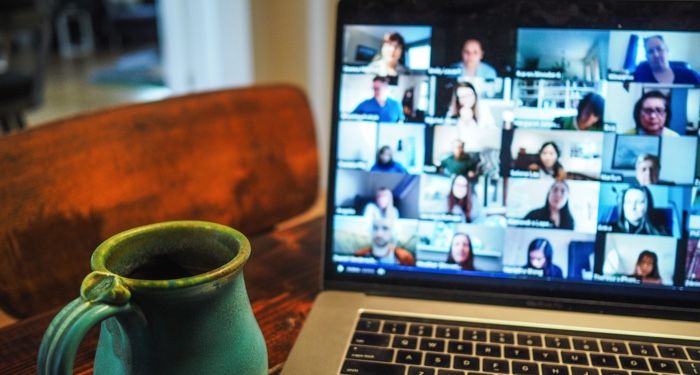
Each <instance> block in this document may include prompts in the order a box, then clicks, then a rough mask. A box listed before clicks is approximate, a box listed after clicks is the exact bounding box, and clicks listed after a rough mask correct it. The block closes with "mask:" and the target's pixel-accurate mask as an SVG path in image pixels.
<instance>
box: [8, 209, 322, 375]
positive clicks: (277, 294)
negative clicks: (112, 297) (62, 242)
mask: <svg viewBox="0 0 700 375" xmlns="http://www.w3.org/2000/svg"><path fill="white" fill-rule="evenodd" d="M322 233H323V219H322V218H318V219H314V220H311V221H308V222H305V223H302V224H299V225H296V226H294V227H291V228H287V229H284V230H277V231H274V232H271V233H269V234H266V235H263V236H260V237H257V238H252V239H251V242H252V248H253V252H252V256H251V258H250V260H249V261H248V264H247V265H246V268H245V281H246V286H247V288H248V295H249V297H250V300H251V302H252V304H253V311H254V312H255V316H256V317H257V319H258V322H259V324H260V327H261V328H262V332H263V335H264V336H265V340H266V342H267V351H268V358H269V366H270V373H272V374H275V373H278V372H279V371H280V370H281V368H282V365H283V364H284V361H285V360H286V359H287V356H288V355H289V351H290V350H291V348H292V344H293V343H294V340H296V337H297V335H298V334H299V330H300V329H301V326H302V324H303V323H304V320H305V319H306V316H307V314H308V313H309V310H310V309H311V304H312V303H313V299H314V298H315V296H316V294H317V293H318V292H319V290H320V280H321V276H320V259H321V257H320V254H321V243H322ZM77 293H78V291H77V290H76V296H77ZM57 312H58V309H56V310H52V311H48V312H45V313H42V314H39V315H36V316H33V317H30V318H28V319H24V320H21V321H19V322H17V323H15V324H13V325H10V326H8V327H5V328H3V329H0V374H2V375H5V374H12V375H16V374H36V358H37V352H38V350H39V344H40V342H41V338H42V337H43V335H44V331H45V330H46V328H47V327H48V325H49V323H50V322H51V320H52V319H53V317H54V315H56V313H57ZM97 332H98V330H97V329H93V331H92V332H91V333H90V334H88V337H86V338H85V340H84V342H83V345H82V346H81V348H80V350H79V351H78V355H77V356H76V359H75V372H76V373H78V374H92V361H93V358H94V356H95V346H96V345H97Z"/></svg>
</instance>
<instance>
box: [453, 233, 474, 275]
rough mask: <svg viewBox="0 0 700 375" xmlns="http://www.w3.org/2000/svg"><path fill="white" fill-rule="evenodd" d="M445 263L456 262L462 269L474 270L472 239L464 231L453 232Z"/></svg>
mask: <svg viewBox="0 0 700 375" xmlns="http://www.w3.org/2000/svg"><path fill="white" fill-rule="evenodd" d="M447 263H449V264H458V265H459V266H460V267H461V268H462V269H463V270H467V271H474V256H473V255H472V240H471V238H470V237H469V236H468V235H467V234H465V233H455V235H454V236H453V237H452V242H451V244H450V253H449V254H448V255H447Z"/></svg>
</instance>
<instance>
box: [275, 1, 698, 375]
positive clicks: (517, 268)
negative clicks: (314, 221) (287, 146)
mask: <svg viewBox="0 0 700 375" xmlns="http://www.w3.org/2000/svg"><path fill="white" fill-rule="evenodd" d="M697 69H700V3H698V2H696V1H658V0H657V1H609V0H591V1H548V0H534V1H533V0H504V1H480V0H479V1H476V0H475V1H454V0H453V1H440V0H412V1H370V0H352V1H351V0H341V1H340V2H339V4H338V22H337V35H336V55H335V85H334V95H333V118H332V124H331V126H332V137H331V144H332V148H331V163H330V165H331V167H330V180H329V194H328V211H327V214H328V218H327V227H326V231H327V232H326V244H325V249H324V261H323V265H324V270H323V282H324V284H323V286H324V291H323V292H322V293H321V294H320V295H319V296H318V298H317V300H316V302H315V304H314V307H313V309H312V311H311V313H310V314H309V317H308V319H307V321H306V323H305V326H304V328H303V330H302V332H301V334H300V336H299V338H298V341H297V343H296V344H295V347H294V348H293V350H292V352H291V354H290V357H289V359H288V361H287V362H286V364H285V367H284V371H283V373H284V374H339V373H340V374H442V375H448V374H449V375H451V374H482V373H514V374H540V373H541V374H603V375H616V374H647V373H683V374H698V373H700V250H699V249H700V241H699V238H700V199H699V198H700V190H699V189H698V187H699V186H700V150H699V147H698V127H699V126H700V75H698V70H697Z"/></svg>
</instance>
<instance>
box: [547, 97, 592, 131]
mask: <svg viewBox="0 0 700 375" xmlns="http://www.w3.org/2000/svg"><path fill="white" fill-rule="evenodd" d="M604 107H605V99H603V97H602V96H600V95H598V94H596V93H593V92H589V93H588V94H586V95H585V96H584V97H583V98H582V99H581V101H580V102H579V103H578V111H577V115H576V116H570V117H557V118H555V119H554V122H556V123H557V124H559V126H560V127H561V129H562V130H594V131H596V130H597V131H601V130H603V109H604Z"/></svg>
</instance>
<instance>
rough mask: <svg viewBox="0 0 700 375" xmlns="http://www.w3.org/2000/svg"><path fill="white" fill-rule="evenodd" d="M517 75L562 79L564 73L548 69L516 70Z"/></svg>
mask: <svg viewBox="0 0 700 375" xmlns="http://www.w3.org/2000/svg"><path fill="white" fill-rule="evenodd" d="M515 76H516V77H518V78H535V79H561V77H562V74H561V72H553V71H547V70H516V71H515Z"/></svg>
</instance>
